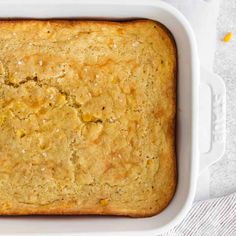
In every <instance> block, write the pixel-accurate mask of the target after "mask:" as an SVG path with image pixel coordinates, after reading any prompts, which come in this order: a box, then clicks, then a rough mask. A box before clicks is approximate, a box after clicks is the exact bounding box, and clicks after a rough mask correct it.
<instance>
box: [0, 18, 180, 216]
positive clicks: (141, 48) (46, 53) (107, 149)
mask: <svg viewBox="0 0 236 236" xmlns="http://www.w3.org/2000/svg"><path fill="white" fill-rule="evenodd" d="M0 32H1V34H0V214H1V215H28V214H103V215H127V216H132V217H143V216H151V215H154V214H157V213H158V212H160V211H161V210H162V209H164V208H165V207H166V206H167V205H168V203H169V202H170V200H171V198H172V197H173V194H174V191H175V186H176V161H175V112H176V68H177V65H176V48H175V43H174V41H173V39H172V36H171V35H170V33H169V32H168V30H167V29H166V28H165V27H163V26H162V25H160V24H159V23H156V22H154V21H150V20H138V21H129V22H108V21H107V22H106V21H104V22H100V21H69V20H68V21H57V20H51V21H37V20H29V21H28V20H24V21H20V20H19V21H0Z"/></svg>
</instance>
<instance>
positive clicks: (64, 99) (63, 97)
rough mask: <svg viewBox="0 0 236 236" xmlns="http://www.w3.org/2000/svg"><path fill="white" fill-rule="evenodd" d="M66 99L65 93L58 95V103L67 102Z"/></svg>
mask: <svg viewBox="0 0 236 236" xmlns="http://www.w3.org/2000/svg"><path fill="white" fill-rule="evenodd" d="M65 101H66V96H65V95H62V94H60V95H59V96H58V97H57V103H58V104H60V105H62V104H64V103H65Z"/></svg>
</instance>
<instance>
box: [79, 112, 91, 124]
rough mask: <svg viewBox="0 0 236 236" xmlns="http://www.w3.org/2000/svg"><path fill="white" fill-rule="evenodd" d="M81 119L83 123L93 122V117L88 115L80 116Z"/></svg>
mask: <svg viewBox="0 0 236 236" xmlns="http://www.w3.org/2000/svg"><path fill="white" fill-rule="evenodd" d="M81 118H82V120H83V121H84V122H89V121H93V120H94V117H93V116H92V115H90V114H88V113H85V114H82V116H81Z"/></svg>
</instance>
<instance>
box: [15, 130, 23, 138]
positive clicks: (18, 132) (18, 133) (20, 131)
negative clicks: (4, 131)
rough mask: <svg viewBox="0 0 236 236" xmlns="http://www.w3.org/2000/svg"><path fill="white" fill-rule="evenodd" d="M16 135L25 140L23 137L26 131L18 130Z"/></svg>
mask: <svg viewBox="0 0 236 236" xmlns="http://www.w3.org/2000/svg"><path fill="white" fill-rule="evenodd" d="M16 135H17V137H19V138H23V137H24V136H25V131H24V130H23V129H18V130H17V131H16Z"/></svg>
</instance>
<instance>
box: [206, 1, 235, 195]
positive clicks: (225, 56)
mask: <svg viewBox="0 0 236 236" xmlns="http://www.w3.org/2000/svg"><path fill="white" fill-rule="evenodd" d="M213 1H214V0H213ZM228 31H232V32H233V33H234V35H233V38H232V40H231V41H230V42H229V43H224V42H222V38H223V37H224V35H225V33H226V32H228ZM217 32H218V33H217V46H216V53H215V61H214V72H215V73H217V74H218V75H220V76H221V77H222V78H223V80H224V81H225V84H226V89H227V91H226V93H227V96H226V109H227V117H226V126H227V131H226V132H227V133H226V152H225V155H224V156H223V157H222V159H221V160H220V161H218V162H217V163H215V164H214V165H212V166H211V167H210V197H220V196H223V195H226V194H229V193H233V192H236V0H221V5H220V12H219V17H218V23H217ZM206 40H207V35H206Z"/></svg>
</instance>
